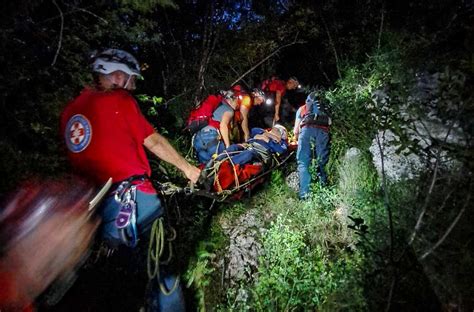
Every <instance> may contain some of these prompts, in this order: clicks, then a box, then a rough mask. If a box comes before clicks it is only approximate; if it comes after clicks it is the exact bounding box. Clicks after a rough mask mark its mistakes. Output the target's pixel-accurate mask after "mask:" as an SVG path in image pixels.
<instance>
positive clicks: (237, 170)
mask: <svg viewBox="0 0 474 312" xmlns="http://www.w3.org/2000/svg"><path fill="white" fill-rule="evenodd" d="M295 152H296V145H295V144H290V145H288V149H287V150H286V151H285V152H284V153H282V154H276V153H273V154H272V155H270V158H269V159H267V160H266V161H265V162H264V161H261V160H260V161H257V160H256V161H252V162H250V163H247V164H242V165H241V164H233V163H232V161H231V157H230V156H232V155H233V154H232V153H235V152H232V153H227V155H226V152H224V153H223V154H221V155H220V156H225V157H217V158H216V159H219V160H211V161H210V162H209V163H208V164H207V165H206V166H205V168H203V171H202V174H201V178H200V179H199V183H198V185H197V186H190V187H185V188H181V187H177V186H176V185H173V184H171V183H162V184H160V189H161V192H162V193H163V194H164V195H169V194H174V193H185V194H187V195H196V196H203V197H208V198H211V199H214V200H216V201H218V202H224V201H234V200H239V199H241V198H242V197H243V196H244V195H245V194H249V193H250V192H251V191H252V190H253V189H254V188H255V187H257V186H258V185H261V184H262V183H264V182H265V181H266V179H267V178H268V176H269V175H270V173H271V172H272V171H273V170H275V169H278V168H280V167H281V166H283V165H284V164H286V163H287V162H288V161H289V160H290V159H291V158H292V157H293V156H294V154H295Z"/></svg>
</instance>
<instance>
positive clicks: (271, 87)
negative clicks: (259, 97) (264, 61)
mask: <svg viewBox="0 0 474 312" xmlns="http://www.w3.org/2000/svg"><path fill="white" fill-rule="evenodd" d="M267 90H268V91H271V92H277V91H280V93H281V96H284V95H285V93H286V82H285V81H284V80H272V81H271V82H270V83H268V86H267V87H266V90H265V91H267Z"/></svg>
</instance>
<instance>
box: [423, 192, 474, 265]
mask: <svg viewBox="0 0 474 312" xmlns="http://www.w3.org/2000/svg"><path fill="white" fill-rule="evenodd" d="M469 190H471V188H469ZM470 200H471V191H469V195H467V199H466V202H465V203H464V206H463V207H462V209H461V211H459V213H458V215H457V216H456V218H455V219H454V221H453V223H451V225H450V226H449V228H448V229H447V230H446V232H445V233H444V235H443V236H442V237H441V238H440V239H439V240H438V241H437V242H436V244H434V245H433V247H431V248H430V249H429V250H428V251H427V252H425V253H424V254H423V255H422V256H421V257H420V260H423V259H425V258H426V257H428V256H429V255H430V254H431V253H432V252H433V251H434V250H435V249H436V248H438V247H439V245H441V244H442V243H443V242H444V240H445V239H446V237H448V235H449V234H450V233H451V231H452V230H453V229H454V227H455V226H456V224H457V223H458V221H459V219H461V216H462V215H463V213H464V211H466V208H467V205H468V204H469V202H470Z"/></svg>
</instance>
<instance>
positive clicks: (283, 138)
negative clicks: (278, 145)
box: [273, 124, 288, 140]
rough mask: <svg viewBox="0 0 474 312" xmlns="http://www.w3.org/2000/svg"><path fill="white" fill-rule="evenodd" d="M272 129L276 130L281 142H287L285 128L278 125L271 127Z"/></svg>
mask: <svg viewBox="0 0 474 312" xmlns="http://www.w3.org/2000/svg"><path fill="white" fill-rule="evenodd" d="M273 128H275V129H277V130H278V132H280V135H281V138H282V140H287V139H288V133H287V131H286V128H285V127H284V126H282V125H280V124H276V125H274V126H273Z"/></svg>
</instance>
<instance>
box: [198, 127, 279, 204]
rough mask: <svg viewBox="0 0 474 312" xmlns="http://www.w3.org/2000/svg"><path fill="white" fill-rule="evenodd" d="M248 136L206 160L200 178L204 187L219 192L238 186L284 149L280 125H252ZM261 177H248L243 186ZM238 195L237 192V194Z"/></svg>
mask: <svg viewBox="0 0 474 312" xmlns="http://www.w3.org/2000/svg"><path fill="white" fill-rule="evenodd" d="M250 136H251V139H249V140H248V141H247V142H245V143H243V144H233V145H231V146H229V147H228V148H227V149H225V150H224V151H223V152H222V153H221V154H219V155H218V156H217V157H215V158H214V159H213V160H211V161H210V162H209V163H207V165H206V167H205V169H204V170H203V176H204V179H203V181H202V182H203V184H204V185H205V187H206V189H207V190H208V191H211V192H218V193H219V192H222V191H224V190H232V189H235V188H239V186H240V185H241V184H244V183H246V182H248V181H249V180H250V179H252V178H255V177H258V176H259V175H260V174H261V173H263V172H264V171H265V170H269V169H271V168H272V167H273V166H274V165H276V164H277V163H278V159H279V158H280V157H281V156H282V155H284V154H285V153H286V151H287V148H288V142H287V132H286V129H285V127H283V126H281V125H275V126H274V127H273V128H271V129H269V130H264V129H262V128H253V129H252V130H251V135H250ZM262 181H263V178H261V179H257V180H256V181H252V183H249V184H248V185H246V188H245V189H244V190H250V189H252V188H253V187H254V186H255V185H257V184H259V183H261V182H262ZM241 193H243V192H241ZM241 195H242V194H240V196H241ZM240 196H239V195H238V194H237V198H239V197H240Z"/></svg>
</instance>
